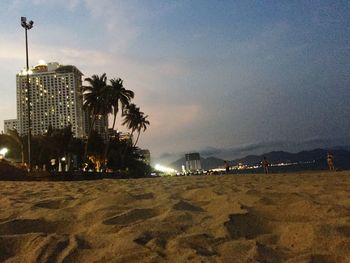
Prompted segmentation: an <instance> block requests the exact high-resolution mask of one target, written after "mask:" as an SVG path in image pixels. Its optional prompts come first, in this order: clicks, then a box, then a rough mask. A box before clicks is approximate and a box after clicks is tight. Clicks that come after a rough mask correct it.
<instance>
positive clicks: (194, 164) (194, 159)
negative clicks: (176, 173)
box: [185, 153, 202, 172]
mask: <svg viewBox="0 0 350 263" xmlns="http://www.w3.org/2000/svg"><path fill="white" fill-rule="evenodd" d="M185 159H186V171H189V172H195V171H199V170H201V169H202V165H201V156H200V154H199V153H187V154H186V155H185Z"/></svg>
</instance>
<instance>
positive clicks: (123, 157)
mask: <svg viewBox="0 0 350 263" xmlns="http://www.w3.org/2000/svg"><path fill="white" fill-rule="evenodd" d="M133 134H134V132H132V133H131V134H130V138H132V135H133ZM128 145H129V144H128V143H126V145H125V148H124V151H123V154H122V162H123V163H124V161H125V155H126V151H127V149H128ZM131 146H132V141H131Z"/></svg>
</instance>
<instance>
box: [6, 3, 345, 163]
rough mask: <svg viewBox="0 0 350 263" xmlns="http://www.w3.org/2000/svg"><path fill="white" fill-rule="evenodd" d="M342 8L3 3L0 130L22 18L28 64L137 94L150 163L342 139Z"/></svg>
mask: <svg viewBox="0 0 350 263" xmlns="http://www.w3.org/2000/svg"><path fill="white" fill-rule="evenodd" d="M349 14H350V2H349V1H348V0H344V1H341V0H339V1H334V0H333V1H327V0H320V1H317V0H314V1H297V0H296V1H268V0H266V1H253V0H252V1H251V0H248V1H228V0H227V1H225V0H210V1H209V0H208V1H207V0H178V1H170V0H169V1H168V0H147V1H144V0H128V1H126V0H123V1H121V0H119V1H118V0H99V1H95V0H66V1H56V0H22V1H20V0H12V1H7V0H3V1H1V2H0V17H1V18H2V19H1V23H0V74H1V75H0V76H1V80H2V81H1V89H0V98H1V104H0V130H2V129H3V120H4V119H12V118H16V77H15V75H16V73H17V72H18V71H19V70H20V69H23V68H24V67H25V42H24V29H23V28H22V27H21V26H20V17H21V16H26V17H27V18H28V19H30V20H33V21H34V27H33V28H32V29H31V30H30V31H29V33H28V36H29V64H30V66H34V65H36V64H38V61H39V60H41V59H42V60H45V61H47V62H53V61H57V62H59V63H60V64H73V65H75V66H76V67H78V68H79V69H80V70H81V71H82V72H83V73H84V76H85V77H89V76H91V75H93V74H99V75H100V74H102V73H104V72H105V73H107V77H108V78H117V77H120V78H122V79H123V80H124V85H125V87H126V88H128V89H131V90H133V91H134V92H135V99H134V102H135V103H136V104H137V105H138V106H139V107H140V108H141V111H143V112H145V114H147V115H149V121H150V123H151V125H150V127H149V128H148V129H147V130H146V132H145V133H143V134H142V135H141V137H140V141H139V146H140V147H142V148H148V149H150V151H151V154H152V157H153V160H165V159H167V158H168V159H171V158H175V157H176V156H181V155H182V154H183V153H186V152H192V151H199V152H201V153H202V154H203V155H204V156H209V155H215V156H217V157H221V158H228V159H235V158H238V157H242V156H244V155H246V154H250V153H256V154H260V153H263V152H267V151H271V150H286V151H291V152H297V151H301V150H307V149H313V148H317V147H331V146H337V145H350V121H349V120H350V103H349V101H350V16H349ZM118 129H119V130H122V131H123V130H125V128H123V127H121V126H120V125H119V126H118Z"/></svg>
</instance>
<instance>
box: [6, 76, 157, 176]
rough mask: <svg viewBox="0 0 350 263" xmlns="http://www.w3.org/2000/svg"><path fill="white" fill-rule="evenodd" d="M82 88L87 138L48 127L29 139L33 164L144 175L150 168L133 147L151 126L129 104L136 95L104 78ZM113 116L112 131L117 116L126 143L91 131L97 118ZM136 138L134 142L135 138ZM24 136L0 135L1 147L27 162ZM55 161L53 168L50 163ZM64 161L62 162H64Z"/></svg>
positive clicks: (91, 80) (95, 78) (116, 136)
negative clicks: (87, 125) (125, 134)
mask: <svg viewBox="0 0 350 263" xmlns="http://www.w3.org/2000/svg"><path fill="white" fill-rule="evenodd" d="M85 81H86V83H87V85H85V86H83V87H82V88H83V109H84V111H85V112H86V113H87V114H88V116H89V117H90V125H89V130H88V131H87V138H86V139H81V138H75V137H74V136H73V132H72V130H71V126H68V127H65V128H63V129H53V128H52V127H51V126H49V127H48V129H47V133H45V134H42V135H38V136H33V137H32V164H33V165H34V166H40V167H42V166H43V165H45V166H46V167H47V169H50V168H52V167H53V166H55V165H56V166H57V163H59V162H62V163H64V165H65V166H66V167H65V168H67V169H68V170H76V169H82V168H85V169H86V170H94V171H95V170H103V171H107V170H109V171H123V172H127V173H141V174H140V175H144V174H145V173H147V172H149V171H150V167H149V166H148V165H147V164H145V162H143V160H142V156H141V155H140V151H139V150H140V149H139V148H138V147H137V146H136V145H137V142H138V140H139V137H140V134H141V132H144V131H146V129H147V127H148V126H149V125H150V122H149V121H148V116H147V115H145V113H144V112H142V111H141V110H140V108H139V107H138V106H136V105H135V104H134V103H132V99H133V98H134V96H135V94H134V92H133V91H131V90H128V89H126V88H125V87H124V84H123V80H122V79H120V78H113V79H110V80H109V81H108V80H107V76H106V74H105V73H104V74H102V75H100V76H99V75H93V76H91V77H89V78H86V79H85ZM108 114H111V115H112V116H113V122H112V130H113V131H114V129H115V125H116V122H117V118H118V116H120V118H121V123H122V125H123V126H125V127H126V128H127V129H129V130H130V136H129V138H127V139H125V138H124V139H122V138H120V134H119V133H117V132H114V135H113V136H107V138H108V139H107V140H104V139H103V138H102V137H101V135H100V134H98V133H97V131H96V130H95V129H94V124H95V123H96V120H97V118H99V117H100V116H106V115H108ZM135 134H137V136H136V139H135V140H134V139H133V138H134V135H135ZM26 142H27V136H26V135H25V136H20V135H19V134H18V132H17V131H10V132H9V133H8V134H1V135H0V144H1V145H2V146H4V147H8V148H9V149H10V151H9V154H8V157H12V158H15V159H20V160H21V162H22V163H24V161H25V160H27V143H26ZM53 159H54V160H57V163H56V164H55V165H52V161H51V160H53ZM63 160H64V161H63Z"/></svg>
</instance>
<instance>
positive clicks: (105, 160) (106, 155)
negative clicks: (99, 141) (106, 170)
mask: <svg viewBox="0 0 350 263" xmlns="http://www.w3.org/2000/svg"><path fill="white" fill-rule="evenodd" d="M117 113H118V112H115V113H114V117H113V125H112V131H114V126H115V121H116V120H117ZM110 143H111V138H110V137H109V136H108V140H107V145H106V149H105V152H104V155H103V159H104V162H105V164H106V165H107V157H108V152H109V146H110Z"/></svg>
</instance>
